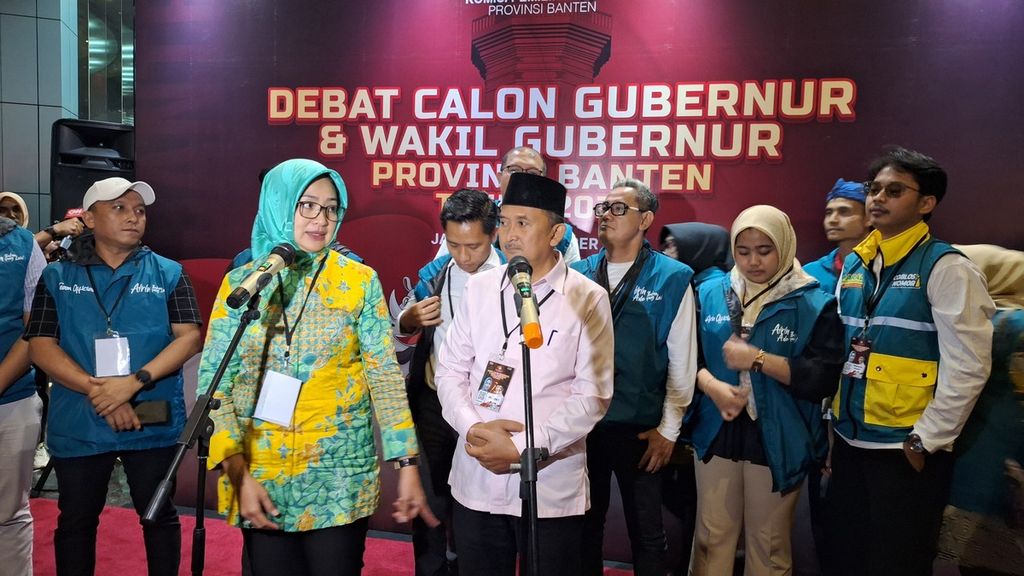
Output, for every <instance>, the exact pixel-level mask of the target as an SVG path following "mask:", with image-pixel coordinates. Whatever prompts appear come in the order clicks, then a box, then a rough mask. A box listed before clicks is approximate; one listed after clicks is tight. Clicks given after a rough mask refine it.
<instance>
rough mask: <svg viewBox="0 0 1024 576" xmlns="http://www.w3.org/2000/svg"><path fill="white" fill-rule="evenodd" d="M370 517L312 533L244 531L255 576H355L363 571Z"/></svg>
mask: <svg viewBox="0 0 1024 576" xmlns="http://www.w3.org/2000/svg"><path fill="white" fill-rule="evenodd" d="M369 527H370V519H369V518H360V519H359V520H356V521H355V522H352V523H351V524H345V525H343V526H335V527H333V528H321V529H320V530H309V531H308V532H283V531H281V530H255V529H243V530H242V543H243V546H244V548H243V549H244V550H245V554H246V561H247V562H248V564H249V568H250V570H251V573H252V574H253V576H350V575H352V576H355V575H358V574H359V573H361V572H362V570H363V552H364V551H365V550H366V531H367V530H368V529H369Z"/></svg>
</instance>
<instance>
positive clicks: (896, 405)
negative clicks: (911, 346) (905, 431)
mask: <svg viewBox="0 0 1024 576" xmlns="http://www.w3.org/2000/svg"><path fill="white" fill-rule="evenodd" d="M937 373H938V362H933V361H930V360H917V359H915V358H904V357H901V356H890V355H888V354H880V353H878V352H872V353H871V355H870V356H868V366H867V372H866V373H865V375H864V376H865V378H867V387H866V389H865V391H864V422H865V423H867V424H874V425H877V426H889V427H899V428H905V427H908V426H913V425H914V423H915V422H917V419H918V418H919V417H920V416H921V413H922V412H924V409H925V408H926V407H927V406H928V402H930V401H931V399H932V397H933V396H934V395H935V379H936V375H937Z"/></svg>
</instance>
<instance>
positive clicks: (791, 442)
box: [691, 206, 843, 576]
mask: <svg viewBox="0 0 1024 576" xmlns="http://www.w3.org/2000/svg"><path fill="white" fill-rule="evenodd" d="M731 238H732V251H733V258H734V259H735V261H736V266H735V267H734V268H733V269H732V271H731V272H730V273H729V274H728V275H724V276H722V277H721V278H719V279H716V280H714V281H709V282H705V283H704V284H701V286H700V287H699V299H700V307H701V311H700V314H699V316H700V319H701V325H700V337H701V344H702V346H703V355H704V358H703V364H702V368H701V369H700V370H699V371H698V373H697V386H698V388H699V389H700V392H701V394H700V395H699V398H695V399H694V408H693V409H692V410H693V411H694V415H693V418H694V432H693V443H694V448H695V450H696V453H697V495H698V496H697V526H696V535H695V538H694V551H693V561H692V564H691V566H692V569H691V574H694V575H705V574H709V575H718V574H732V570H733V562H734V560H735V552H736V545H737V542H738V540H739V535H740V532H741V530H742V529H743V528H744V527H745V528H746V530H745V534H746V542H745V550H746V556H745V566H744V573H745V574H747V576H757V575H761V574H789V573H791V571H792V554H791V547H790V531H791V527H792V524H793V510H794V508H795V506H796V501H797V495H798V493H799V489H800V486H801V484H802V483H803V480H804V478H805V476H806V474H807V470H808V469H809V468H810V467H811V466H817V465H818V462H819V461H820V460H821V459H823V458H824V450H825V449H827V446H826V445H824V444H823V442H822V440H823V439H824V435H823V433H822V426H823V422H822V419H821V402H822V400H823V399H824V398H826V397H828V396H829V395H831V394H832V393H834V392H835V389H836V384H837V382H838V379H839V371H840V368H841V366H842V361H843V349H842V338H843V329H842V325H841V324H840V321H839V317H838V315H837V314H836V303H835V298H834V297H833V296H831V295H829V294H826V293H824V292H822V291H821V290H819V289H818V283H817V281H816V280H814V278H812V277H811V276H810V275H808V274H807V273H805V272H804V271H803V269H802V268H801V267H800V263H799V262H798V261H797V260H796V234H795V233H794V231H793V226H792V224H791V223H790V221H789V217H788V216H786V214H785V213H784V212H782V211H781V210H779V209H777V208H774V207H772V206H753V207H751V208H748V209H746V210H744V211H743V212H741V213H740V215H739V216H738V217H737V218H736V221H735V222H734V223H733V226H732V233H731Z"/></svg>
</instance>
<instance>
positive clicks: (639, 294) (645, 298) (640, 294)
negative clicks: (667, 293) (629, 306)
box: [633, 286, 661, 302]
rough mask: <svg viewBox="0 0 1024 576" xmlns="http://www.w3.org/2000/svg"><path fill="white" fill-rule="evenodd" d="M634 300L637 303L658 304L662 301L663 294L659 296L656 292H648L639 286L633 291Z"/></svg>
mask: <svg viewBox="0 0 1024 576" xmlns="http://www.w3.org/2000/svg"><path fill="white" fill-rule="evenodd" d="M633 300H634V301H635V302H656V301H658V300H661V294H658V293H657V292H655V291H654V290H648V289H647V288H644V287H642V286H637V287H636V288H634V289H633Z"/></svg>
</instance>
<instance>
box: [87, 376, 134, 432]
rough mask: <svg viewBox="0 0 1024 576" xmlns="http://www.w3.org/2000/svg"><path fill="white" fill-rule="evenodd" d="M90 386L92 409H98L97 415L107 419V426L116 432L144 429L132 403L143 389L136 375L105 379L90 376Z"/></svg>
mask: <svg viewBox="0 0 1024 576" xmlns="http://www.w3.org/2000/svg"><path fill="white" fill-rule="evenodd" d="M89 384H90V385H91V386H92V389H91V390H90V391H89V401H90V402H92V407H93V408H95V409H96V413H97V414H99V415H100V416H102V417H103V418H105V419H106V421H107V424H108V425H109V426H110V427H111V428H113V429H114V431H116V432H121V431H124V430H139V429H140V428H142V424H140V423H139V418H138V416H136V415H135V410H133V409H132V405H131V402H130V400H131V399H132V397H133V396H135V393H136V392H138V391H139V389H140V388H141V383H140V382H139V381H138V380H136V379H135V376H134V375H131V374H129V375H128V376H107V377H104V378H97V377H95V376H90V377H89Z"/></svg>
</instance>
